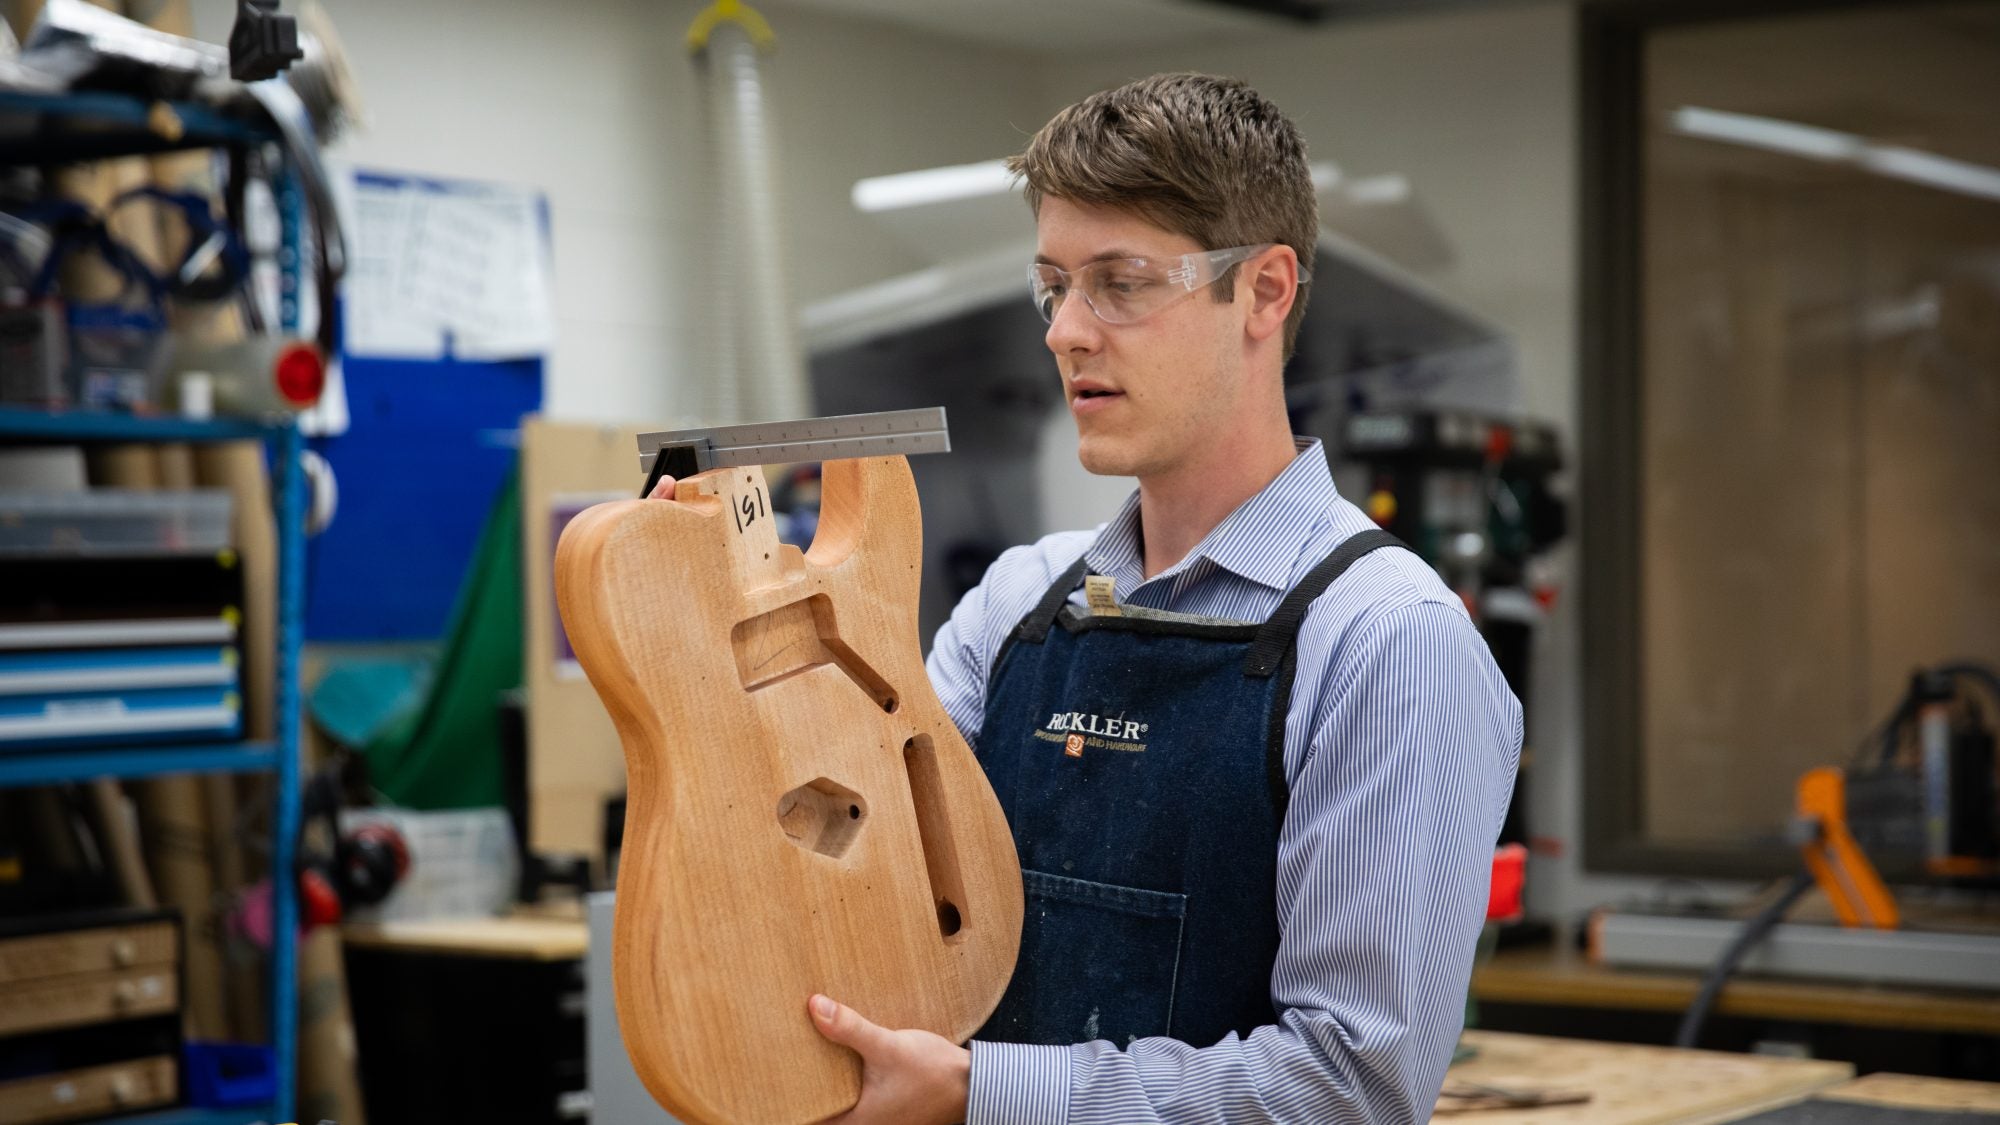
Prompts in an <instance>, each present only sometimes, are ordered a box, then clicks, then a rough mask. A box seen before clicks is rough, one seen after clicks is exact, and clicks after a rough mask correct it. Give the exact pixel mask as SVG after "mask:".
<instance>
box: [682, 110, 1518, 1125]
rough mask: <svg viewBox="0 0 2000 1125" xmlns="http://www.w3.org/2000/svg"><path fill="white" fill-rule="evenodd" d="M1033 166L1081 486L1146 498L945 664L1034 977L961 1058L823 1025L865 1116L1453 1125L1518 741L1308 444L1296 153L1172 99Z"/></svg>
mask: <svg viewBox="0 0 2000 1125" xmlns="http://www.w3.org/2000/svg"><path fill="white" fill-rule="evenodd" d="M1012 166H1013V167H1014V169H1015V171H1016V172H1018V173H1020V174H1021V175H1022V176H1023V177H1024V178H1025V180H1026V191H1027V197H1028V201H1029V203H1030V205H1031V206H1032V208H1033V210H1034V213H1035V220H1036V234H1037V248H1038V253H1037V255H1036V258H1035V265H1034V266H1033V268H1032V271H1031V289H1032V293H1031V295H1032V296H1033V298H1034V299H1035V301H1036V303H1037V305H1038V306H1039V307H1040V309H1041V311H1042V313H1043V315H1044V316H1045V317H1047V318H1048V320H1049V330H1048V335H1047V342H1048V346H1049V350H1050V351H1051V352H1053V353H1054V354H1055V358H1056V367H1057V370H1058V372H1059V373H1060V375H1061V378H1062V383H1063V390H1064V392H1065V395H1066V398H1067V401H1068V403H1069V408H1070V411H1071V413H1072V414H1073V415H1074V417H1075V420H1076V424H1077V436H1078V455H1079V457H1080V458H1081V459H1082V462H1083V465H1084V467H1085V468H1086V469H1088V470H1090V471H1091V472H1093V473H1102V474H1112V475H1118V476H1132V477H1136V478H1138V485H1139V487H1138V490H1137V492H1136V493H1135V494H1134V495H1133V496H1132V498H1131V499H1130V500H1128V501H1127V502H1126V504H1125V507H1124V509H1123V510H1122V511H1120V512H1119V513H1118V514H1117V515H1116V516H1115V517H1113V518H1112V520H1111V521H1110V522H1109V523H1107V524H1105V525H1104V526H1103V527H1101V528H1099V529H1098V530H1097V531H1095V532H1069V533H1060V534H1056V535H1051V536H1048V537H1046V538H1044V539H1042V540H1041V541H1040V542H1038V543H1035V544H1033V545H1031V546H1025V547H1018V548H1015V549H1013V550H1011V551H1008V552H1007V553H1006V554H1004V555H1002V556H1001V557H1000V559H999V560H998V561H996V562H995V563H994V564H993V566H992V568H991V569H990V570H989V571H988V572H987V574H986V577H985V579H984V580H983V581H982V582H981V583H980V585H979V586H978V587H977V588H976V589H974V590H973V591H972V592H971V593H969V594H967V595H966V597H965V598H964V600H963V601H962V602H960V604H959V605H958V607H957V608H956V610H955V611H954V612H953V614H952V617H951V620H950V621H949V622H948V623H947V624H946V625H945V626H944V627H943V628H942V629H941V630H940V631H939V633H938V636H937V638H936V643H935V645H934V647H933V650H932V652H931V656H930V664H929V670H930V675H931V680H932V683H933V685H934V686H935V687H936V689H937V692H938V696H939V698H940V699H941V700H942V701H943V703H944V706H945V709H946V711H947V712H948V713H949V714H950V715H951V716H952V718H953V720H954V721H956V722H957V723H958V725H959V727H960V729H961V730H962V731H963V732H964V734H965V737H966V739H967V741H968V742H970V743H971V744H972V745H973V746H974V747H975V748H976V750H977V752H978V755H979V758H980V761H981V764H982V765H983V766H984V767H985V769H986V771H987V775H988V777H989V779H990V780H991V781H992V783H993V786H994V790H995V792H996V794H997V795H998V796H999V798H1000V801H1001V805H1002V807H1003V808H1004V809H1005V810H1006V812H1007V815H1008V820H1009V823H1010V824H1011V825H1012V826H1013V829H1014V835H1015V842H1016V844H1017V846H1018V848H1019V850H1020V854H1021V862H1022V868H1023V880H1024V883H1025V889H1026V892H1027V896H1028V901H1027V919H1026V923H1025V926H1024V932H1023V935H1022V948H1021V958H1020V962H1019V965H1018V967H1017V969H1016V972H1015V977H1014V980H1013V982H1012V984H1011V985H1010V986H1009V989H1008V992H1007V994H1006V996H1005V998H1003V1000H1002V1001H1001V1004H1000V1009H999V1011H998V1012H996V1013H995V1015H994V1017H993V1019H992V1020H991V1021H990V1022H989V1023H988V1025H987V1026H986V1028H985V1029H983V1030H982V1031H981V1033H980V1034H979V1035H978V1036H975V1038H974V1041H973V1042H972V1043H971V1044H970V1045H969V1047H960V1046H959V1045H957V1044H953V1043H949V1042H947V1041H945V1040H944V1039H942V1038H940V1037H938V1036H936V1035H932V1034H930V1033H929V1032H924V1031H907V1030H906V1031H892V1030H888V1029H884V1028H880V1027H877V1026H875V1025H874V1024H872V1023H870V1022H868V1021H867V1019H865V1018H864V1014H862V1013H857V1012H855V1011H853V1010H852V1009H849V1008H846V1007H844V1006H842V1005H840V1004H838V1003H836V1002H834V1001H833V1000H831V999H829V998H827V997H820V996H815V997H812V998H811V1000H810V1001H809V1004H808V1007H809V1010H810V1012H811V1014H812V1018H813V1020H814V1023H815V1025H816V1026H817V1027H818V1028H819V1030H820V1031H821V1033H822V1034H824V1035H825V1036H827V1038H829V1039H831V1040H833V1041H834V1042H837V1043H841V1044H844V1045H846V1046H848V1047H850V1048H852V1049H853V1050H855V1051H856V1052H858V1053H859V1054H860V1056H861V1058H862V1060H863V1064H864V1070H863V1081H862V1091H861V1098H860V1101H859V1102H858V1104H857V1105H856V1106H855V1107H854V1109H853V1110H852V1111H850V1112H849V1113H847V1114H845V1115H843V1117H841V1118H840V1119H839V1120H840V1121H842V1122H846V1123H849V1125H862V1123H872V1122H916V1123H926V1122H937V1123H944V1122H956V1121H961V1120H963V1121H966V1122H967V1123H968V1125H985V1123H995V1125H999V1123H1005V1125H1028V1123H1043V1122H1051V1123H1061V1122H1071V1121H1074V1122H1115V1123H1119V1125H1125V1123H1130V1122H1145V1121H1173V1122H1179V1121H1227V1122H1238V1121H1245V1122H1248V1121H1284V1122H1334V1121H1352V1122H1371V1123H1374V1122H1391V1121H1422V1120H1428V1118H1429V1116H1430V1107H1431V1101H1432V1099H1433V1098H1434V1097H1435V1096H1436V1093H1437V1090H1438V1087H1439V1085H1440V1083H1441V1082H1442V1080H1443V1073H1444V1068H1445V1066H1446V1064H1447V1062H1448V1061H1449V1059H1450V1056H1451V1051H1452V1045H1453V1043H1454V1041H1455V1039H1456V1037H1457V1034H1458V1031H1459V1025H1460V1020H1461V1016H1462V1012H1463V1004H1464V997H1465V988H1466V982H1467V979H1468V976H1469V974H1470V970H1471V963H1472V955H1473V946H1474V943H1475V941H1476V939H1477V936H1478V932H1479V928H1480V925H1481V923H1482V921H1483V918H1484V910H1485V903H1486V887H1487V880H1488V875H1489V871H1490V864H1491V860H1492V851H1493V844H1494V841H1495V839H1496V838H1497V836H1498V833H1499V829H1500V824H1501V820H1502V817H1503V816H1504V814H1505V812H1506V806H1507V802H1508V799H1509V795H1510V794H1511V791H1512V787H1513V776H1514V770H1515V766H1516V763H1517V761H1518V759H1519V754H1520V747H1521V711H1520V705H1519V704H1518V703H1517V702H1516V700H1515V699H1514V698H1513V696H1512V695H1511V694H1510V693H1509V691H1508V689H1507V687H1506V684H1505V682H1504V681H1503V680H1502V678H1501V676H1500V673H1499V671H1498V670H1497V669H1496V668H1495V667H1494V665H1493V662H1492V660H1491V658H1490V656H1489V654H1488V652H1487V650H1486V647H1485V645H1484V644H1483V642H1482V641H1481V639H1480V637H1479V634H1478V632H1477V631H1476V630H1475V628H1474V627H1473V625H1472V623H1471V621H1470V620H1469V619H1468V617H1467V616H1466V612H1465V609H1464V607H1463V606H1462V605H1461V604H1460V602H1459V600H1458V598H1457V597H1456V596H1455V595H1453V594H1452V593H1451V591H1450V590H1448V589H1447V588H1446V587H1445V586H1444V585H1443V584H1442V583H1441V582H1440V581H1439V580H1438V578H1437V576H1436V575H1435V574H1434V573H1433V572H1432V571H1431V570H1430V569H1429V568H1428V567H1426V566H1425V565H1424V564H1423V562H1422V561H1421V560H1420V559H1418V558H1417V557H1416V556H1415V555H1413V554H1411V553H1410V552H1408V551H1407V550H1404V549H1401V548H1400V546H1398V545H1394V544H1393V541H1387V542H1384V541H1385V540H1387V537H1386V536H1384V535H1382V533H1380V532H1379V531H1377V530H1375V529H1374V528H1373V525H1372V524H1371V523H1370V521H1369V520H1368V519H1367V518H1366V517H1365V516H1364V515H1362V513H1361V512H1360V511H1358V510H1357V509H1356V508H1355V507H1354V506H1353V505H1352V504H1350V503H1348V502H1347V501H1346V500H1344V499H1342V498H1341V497H1340V496H1338V495H1337V494H1336V492H1335V490H1334V487H1333V483H1332V479H1331V476H1330V474H1329V471H1328V467H1327V461H1326V455H1325V452H1324V451H1323V450H1322V449H1321V447H1320V444H1319V443H1318V442H1317V441H1313V440H1302V439H1296V438H1294V437H1293V435H1292V434H1291V431H1290V427H1289V423H1288V420H1287V416H1286V412H1285V404H1284V383H1283V368H1284V363H1285V361H1286V360H1287V359H1288V358H1289V357H1290V352H1291V349H1292V344H1293V340H1294V338H1295V337H1296V334H1297V331H1298V325H1299V320H1300V317H1301V315H1302V313H1303V310H1304V306H1305V291H1304V289H1303V288H1302V286H1304V285H1305V284H1307V282H1308V277H1309V270H1310V267H1311V264H1312V260H1313V254H1314V246H1315V241H1316V236H1317V230H1318V220H1317V216H1316V207H1315V202H1314V196H1313V188H1312V181H1311V178H1310V175H1309V174H1308V172H1307V168H1306V161H1305V147H1304V144H1303V142H1302V141H1301V140H1300V138H1299V135H1298V132H1297V130H1296V129H1295V128H1294V127H1293V125H1292V124H1291V122H1289V121H1287V120H1286V119H1285V118H1284V116H1283V115H1282V114H1280V113H1279V112H1278V110H1277V108H1276V107H1275V106H1273V105H1271V103H1269V102H1268V101H1265V100H1264V99H1263V98H1262V97H1260V96H1259V95H1258V94H1256V93H1255V92H1254V91H1252V90H1250V89H1249V88H1248V87H1246V86H1245V85H1243V84H1242V83H1240V82H1236V81H1232V80H1227V79H1221V78H1214V77H1209V76H1205V75H1195V74H1170V75H1159V76H1155V77H1153V78H1148V79H1144V80H1142V81H1139V82H1134V83H1132V84H1130V85H1127V86H1124V87H1121V88H1119V89H1116V90H1111V91H1107V92H1104V93H1100V94H1097V95H1094V96H1092V97H1090V98H1087V99H1085V100H1084V101H1082V102H1079V103H1078V104H1076V105H1073V106H1071V107H1070V108H1068V109H1066V110H1064V111H1063V112H1061V113H1060V114H1058V115H1057V116H1056V117H1055V118H1054V119H1053V120H1052V121H1050V122H1049V124H1048V125H1047V126H1045V127H1044V128H1043V129H1042V131H1041V132H1040V133H1038V134H1037V135H1036V136H1035V137H1034V139H1033V140H1032V141H1030V142H1029V145H1028V148H1027V151H1026V152H1025V153H1023V154H1022V155H1021V156H1019V157H1017V158H1015V159H1014V160H1013V161H1012ZM670 487H671V485H670V483H669V484H666V485H663V488H670ZM1376 548H1381V549H1376ZM1243 623H1249V624H1243Z"/></svg>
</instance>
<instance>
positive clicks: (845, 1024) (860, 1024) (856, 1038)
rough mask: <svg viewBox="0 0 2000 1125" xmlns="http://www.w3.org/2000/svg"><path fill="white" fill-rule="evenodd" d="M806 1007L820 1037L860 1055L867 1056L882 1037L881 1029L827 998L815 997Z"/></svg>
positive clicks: (848, 1008)
mask: <svg viewBox="0 0 2000 1125" xmlns="http://www.w3.org/2000/svg"><path fill="white" fill-rule="evenodd" d="M807 1006H808V1007H809V1008H811V1010H812V1018H813V1026H814V1027H816V1028H818V1029H819V1033H820V1034H821V1035H824V1036H826V1037H827V1038H828V1039H830V1040H832V1041H833V1042H835V1043H838V1044H840V1045H841V1046H843V1047H852V1048H853V1049H854V1050H856V1051H858V1052H860V1053H861V1054H864V1055H865V1054H868V1053H869V1051H870V1049H872V1048H873V1047H875V1045H876V1044H877V1042H878V1040H879V1038H880V1036H881V1035H882V1029H881V1028H879V1027H876V1026H875V1025H874V1024H872V1023H869V1022H868V1021H867V1020H865V1019H862V1018H861V1013H859V1012H857V1011H855V1010H854V1009H852V1008H850V1007H848V1006H847V1005H845V1004H837V1003H835V1002H834V1001H833V1000H832V999H830V998H829V997H825V996H819V995H815V996H814V997H813V998H812V1000H811V1002H810V1003H809V1004H808V1005H807Z"/></svg>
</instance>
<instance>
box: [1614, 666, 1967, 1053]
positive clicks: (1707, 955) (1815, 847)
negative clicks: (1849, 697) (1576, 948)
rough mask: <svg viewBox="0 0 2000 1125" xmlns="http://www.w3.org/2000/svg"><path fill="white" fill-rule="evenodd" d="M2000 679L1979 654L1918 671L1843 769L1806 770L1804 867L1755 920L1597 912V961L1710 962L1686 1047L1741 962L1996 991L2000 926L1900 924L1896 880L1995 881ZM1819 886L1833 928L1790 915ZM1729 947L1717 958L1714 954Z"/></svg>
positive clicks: (1685, 1031) (1767, 968)
mask: <svg viewBox="0 0 2000 1125" xmlns="http://www.w3.org/2000/svg"><path fill="white" fill-rule="evenodd" d="M1995 708H2000V676H1996V675H1995V674H1994V671H1993V669H1991V668H1988V667H1986V666H1984V665H1979V664H1971V663H1952V664H1941V665H1938V666H1936V667H1933V668H1927V669H1920V670H1919V671H1917V672H1916V673H1915V674H1914V675H1913V676H1912V677H1911V678H1910V686H1909V689H1908V691H1907V692H1906V693H1905V694H1904V696H1903V699H1902V701H1901V702H1900V703H1898V704H1897V705H1896V708H1895V710H1894V711H1893V712H1891V714H1890V715H1889V717H1888V718H1887V719H1885V720H1884V721H1883V722H1882V725H1881V726H1880V727H1878V728H1877V729H1876V730H1875V731H1873V732H1871V733H1870V735H1869V736H1868V738H1867V740H1866V742H1865V743H1864V745H1863V746H1862V748H1861V750H1860V752H1859V753H1858V754H1857V755H1856V756H1855V758H1854V760H1853V761H1852V762H1851V763H1849V764H1848V765H1847V767H1845V768H1844V769H1843V768H1839V767H1823V768H1820V769H1814V770H1810V771H1808V772H1807V773H1806V774H1805V775H1804V776H1803V777H1801V778H1800V779H1799V785H1798V797H1797V807H1796V811H1795V813H1794V816H1793V819H1792V823H1791V825H1790V833H1789V835H1790V837H1791V839H1792V841H1793V842H1794V843H1795V844H1796V845H1797V846H1798V848H1799V853H1800V856H1801V858H1802V859H1803V860H1804V862H1805V870H1803V871H1801V872H1799V873H1798V874H1797V875H1795V876H1794V877H1793V878H1792V879H1791V881H1790V882H1789V883H1787V884H1785V886H1784V889H1783V891H1782V892H1781V893H1780V894H1779V895H1778V896H1777V897H1775V898H1773V899H1772V900H1771V901H1770V902H1769V903H1767V904H1766V905H1765V906H1764V907H1762V908H1761V909H1760V910H1759V911H1758V912H1757V913H1756V914H1755V915H1754V916H1752V917H1751V918H1749V919H1748V920H1739V919H1733V918H1713V917H1686V916H1673V915H1663V914H1653V913H1647V912H1642V911H1626V910H1619V911H1602V912H1599V913H1598V914H1597V915H1596V916H1595V917H1593V919H1592V921H1591V927H1590V930H1591V932H1590V947H1591V956H1592V957H1593V958H1594V959H1596V960H1599V961H1603V962H1605V963H1608V964H1616V965H1624V966H1632V967H1648V968H1701V967H1706V968H1707V969H1708V975H1707V977H1706V978H1705V979H1704V981H1703V982H1702V987H1701V990H1700V991H1699V992H1698V993H1697V994H1696V997H1695V1000H1694V1002H1693V1003H1692V1004H1690V1005H1689V1007H1688V1010H1687V1013H1686V1015H1685V1016H1684V1017H1683V1019H1682V1021H1681V1026H1680V1031H1679V1034H1678V1035H1677V1037H1676V1044H1677V1045H1678V1046H1684V1047H1691V1046H1694V1045H1695V1044H1696V1041H1697V1040H1698V1038H1699V1037H1700V1034H1701V1027H1702V1024H1703V1022H1704V1021H1705V1020H1706V1019H1707V1016H1708V1012H1709V1009H1710V1008H1711V1007H1712V1006H1713V1005H1714V1003H1715V998H1716V996H1717V995H1718V994H1719V993H1720V992H1721V990H1722V986H1723V985H1724V984H1725V983H1726V982H1727V981H1728V979H1729V977H1730V976H1731V975H1732V974H1733V973H1734V972H1735V971H1736V970H1737V968H1739V967H1746V968H1749V969H1750V970H1752V971H1756V972H1760V973H1770V974H1775V975H1784V976H1809V977H1829V978H1841V979H1850V980H1867V981H1877V982H1887V983H1899V984H1911V985H1927V986H1944V987H1951V988H1983V989H2000V932H1995V931H1994V930H1992V929H1991V928H1990V927H1988V928H1982V927H1980V926H1977V925H1969V924H1968V925H1958V924H1953V923H1951V922H1949V921H1947V920H1940V921H1932V922H1928V923H1927V924H1926V925H1924V926H1922V927H1917V926H1909V925H1906V924H1905V919H1904V917H1903V914H1902V911H1900V910H1899V909H1898V907H1897V904H1896V899H1895V896H1894V895H1893V894H1891V892H1890V890H1889V883H1890V882H1894V883H1898V884H1903V885H1907V886H1915V885H1923V886H1930V887H1946V888H1951V889H1955V890H1963V891H1971V892H1975V893H1976V892H1980V891H1990V890H1995V889H2000V779H1996V777H1995V772H1994V770H1995V761H1994V735H1993V728H1992V726H1991V725H1990V722H1989V718H1988V716H1989V715H1990V714H1992V713H1993V709H1995ZM1814 887H1818V888H1819V889H1820V890H1821V891H1822V892H1824V893H1825V895H1826V898H1827V900H1828V902H1829V903H1830V904H1831V905H1832V907H1833V912H1834V916H1835V918H1837V919H1838V921H1839V925H1838V926H1829V925H1820V924H1813V923H1786V922H1784V918H1785V915H1786V914H1788V913H1789V912H1790V911H1791V909H1792V907H1793V906H1794V905H1795V904H1796V903H1797V902H1798V901H1799V899H1801V898H1803V897H1804V896H1805V895H1806V893H1807V892H1808V891H1811V890H1812V889H1813V888H1814ZM1718 950H1719V952H1718Z"/></svg>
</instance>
